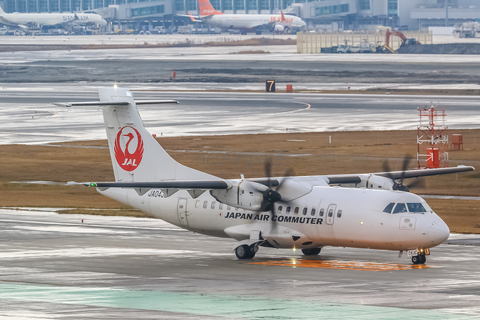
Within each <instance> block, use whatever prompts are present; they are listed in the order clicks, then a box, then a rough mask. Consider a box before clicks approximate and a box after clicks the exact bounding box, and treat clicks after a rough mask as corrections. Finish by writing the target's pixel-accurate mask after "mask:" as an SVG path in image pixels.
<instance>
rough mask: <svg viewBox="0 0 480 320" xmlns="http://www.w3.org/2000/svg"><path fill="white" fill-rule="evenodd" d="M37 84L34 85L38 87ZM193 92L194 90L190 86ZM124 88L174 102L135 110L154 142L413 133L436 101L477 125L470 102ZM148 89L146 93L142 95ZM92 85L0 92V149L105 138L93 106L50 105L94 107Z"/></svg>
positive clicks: (462, 122)
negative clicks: (81, 103)
mask: <svg viewBox="0 0 480 320" xmlns="http://www.w3.org/2000/svg"><path fill="white" fill-rule="evenodd" d="M37 86H38V87H37ZM193 86H194V85H193ZM127 87H130V88H131V89H132V90H133V92H134V94H135V96H136V98H137V99H176V100H178V101H179V102H180V104H177V105H168V104H167V105H158V106H144V107H140V109H139V110H140V113H141V115H142V118H143V120H144V122H145V125H146V126H147V128H148V129H149V131H150V132H152V133H154V134H157V136H161V135H163V136H185V135H189V136H194V135H214V134H245V133H281V132H287V130H288V132H312V131H345V130H346V131H349V130H350V131H357V130H414V129H416V126H417V119H418V111H417V107H423V106H426V105H427V106H428V105H430V103H431V102H434V103H439V105H440V106H441V107H443V108H445V109H446V113H447V115H448V126H449V128H450V129H477V128H479V127H480V114H479V113H478V107H479V104H480V102H479V101H478V99H477V97H462V96H408V95H367V94H349V95H341V94H311V93H293V94H290V93H288V94H286V93H276V94H268V93H248V92H223V93H222V92H208V91H194V92H171V91H167V90H165V91H163V90H162V86H161V85H159V86H152V85H150V86H147V87H144V86H142V85H139V84H136V85H131V86H128V85H127ZM143 90H151V91H143ZM96 100H98V94H97V87H96V86H93V85H58V84H57V85H52V86H51V87H50V88H49V89H46V87H45V86H43V85H31V87H30V88H27V87H25V86H12V87H8V88H7V89H4V90H1V88H0V121H1V122H2V124H3V125H2V128H0V144H11V143H27V144H41V143H49V142H58V141H78V140H95V139H105V129H104V124H103V118H102V115H101V112H100V110H99V108H97V107H76V108H64V107H58V106H55V105H52V104H51V103H52V102H72V101H96Z"/></svg>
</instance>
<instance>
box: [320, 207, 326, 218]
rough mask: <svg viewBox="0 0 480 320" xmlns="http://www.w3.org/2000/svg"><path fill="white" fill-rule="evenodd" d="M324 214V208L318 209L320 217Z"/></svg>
mask: <svg viewBox="0 0 480 320" xmlns="http://www.w3.org/2000/svg"><path fill="white" fill-rule="evenodd" d="M324 214H325V209H320V217H323V215H324Z"/></svg>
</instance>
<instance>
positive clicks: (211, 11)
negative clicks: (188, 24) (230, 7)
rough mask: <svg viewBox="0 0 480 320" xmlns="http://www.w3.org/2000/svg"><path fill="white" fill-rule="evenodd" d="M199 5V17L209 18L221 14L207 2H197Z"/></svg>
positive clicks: (199, 0) (206, 0) (200, 0)
mask: <svg viewBox="0 0 480 320" xmlns="http://www.w3.org/2000/svg"><path fill="white" fill-rule="evenodd" d="M198 4H199V5H200V16H211V15H215V14H223V13H221V12H220V11H217V10H215V8H213V6H212V4H211V3H210V1H208V0H198Z"/></svg>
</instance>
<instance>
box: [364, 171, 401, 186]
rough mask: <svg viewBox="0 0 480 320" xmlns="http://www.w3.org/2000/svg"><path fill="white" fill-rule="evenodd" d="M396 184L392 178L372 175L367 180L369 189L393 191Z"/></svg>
mask: <svg viewBox="0 0 480 320" xmlns="http://www.w3.org/2000/svg"><path fill="white" fill-rule="evenodd" d="M393 186H394V182H393V180H392V179H390V178H386V177H381V176H377V175H374V174H371V175H370V176H368V178H367V180H366V187H367V189H381V190H393Z"/></svg>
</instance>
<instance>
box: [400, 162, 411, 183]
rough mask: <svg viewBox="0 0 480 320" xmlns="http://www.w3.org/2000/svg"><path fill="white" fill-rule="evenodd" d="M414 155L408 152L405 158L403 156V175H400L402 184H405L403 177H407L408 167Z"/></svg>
mask: <svg viewBox="0 0 480 320" xmlns="http://www.w3.org/2000/svg"><path fill="white" fill-rule="evenodd" d="M411 159H412V157H411V156H410V155H409V154H407V155H406V156H405V158H403V163H402V175H401V176H400V185H402V186H403V179H404V178H405V171H407V169H408V165H409V164H410V160H411Z"/></svg>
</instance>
